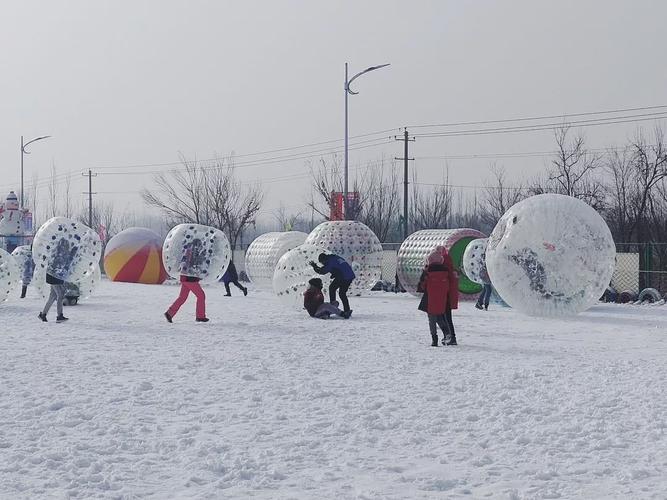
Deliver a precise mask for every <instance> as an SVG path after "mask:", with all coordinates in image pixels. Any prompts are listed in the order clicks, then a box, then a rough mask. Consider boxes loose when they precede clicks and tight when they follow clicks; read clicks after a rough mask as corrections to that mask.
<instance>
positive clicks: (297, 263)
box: [273, 244, 329, 309]
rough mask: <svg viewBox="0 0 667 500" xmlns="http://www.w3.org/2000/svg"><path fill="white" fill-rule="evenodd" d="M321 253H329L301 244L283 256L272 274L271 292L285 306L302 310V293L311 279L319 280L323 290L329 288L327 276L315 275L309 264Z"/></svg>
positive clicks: (313, 246) (315, 260)
mask: <svg viewBox="0 0 667 500" xmlns="http://www.w3.org/2000/svg"><path fill="white" fill-rule="evenodd" d="M321 253H329V252H327V251H326V250H325V249H323V248H320V247H316V246H315V245H309V244H303V245H299V246H298V247H296V248H293V249H292V250H290V251H288V252H287V253H286V254H285V255H283V256H282V257H281V258H280V260H278V264H277V265H276V269H275V271H274V273H273V291H274V293H275V294H276V295H277V296H278V298H279V299H280V300H281V301H282V302H283V303H284V304H286V305H288V306H290V307H293V308H295V309H303V293H304V292H305V291H306V289H307V288H308V286H309V285H308V281H309V280H310V279H311V278H320V279H322V282H323V284H324V288H323V290H324V291H325V292H326V289H327V288H328V286H329V277H328V275H319V274H317V273H316V272H315V271H314V270H313V268H312V266H311V265H310V262H315V263H316V264H317V265H318V266H319V265H320V264H319V262H318V261H317V257H318V256H319V255H320V254H321Z"/></svg>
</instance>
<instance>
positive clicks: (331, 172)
mask: <svg viewBox="0 0 667 500" xmlns="http://www.w3.org/2000/svg"><path fill="white" fill-rule="evenodd" d="M310 175H311V180H312V191H311V198H310V201H309V202H308V206H309V207H310V208H312V209H313V210H314V211H315V212H317V213H318V214H319V215H320V216H322V217H324V218H325V219H327V220H329V217H330V211H331V207H332V205H333V202H334V198H333V196H334V194H335V193H342V192H343V191H344V173H343V165H342V159H341V158H340V157H339V156H338V155H335V154H334V155H331V157H329V158H325V157H322V158H320V159H319V162H318V164H317V167H314V166H313V165H310ZM350 192H353V193H358V194H359V199H358V203H355V204H348V212H349V213H348V214H347V215H346V218H347V219H350V220H357V219H358V217H359V215H360V214H361V212H362V210H363V206H364V202H365V196H364V194H365V190H364V186H363V178H361V179H360V178H359V177H357V176H356V175H355V177H354V180H353V183H352V189H351V190H350Z"/></svg>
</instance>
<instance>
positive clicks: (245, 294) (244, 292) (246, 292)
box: [243, 287, 248, 297]
mask: <svg viewBox="0 0 667 500" xmlns="http://www.w3.org/2000/svg"><path fill="white" fill-rule="evenodd" d="M243 296H244V297H247V296H248V289H247V288H245V287H244V288H243Z"/></svg>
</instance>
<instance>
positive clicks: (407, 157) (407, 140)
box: [394, 128, 415, 240]
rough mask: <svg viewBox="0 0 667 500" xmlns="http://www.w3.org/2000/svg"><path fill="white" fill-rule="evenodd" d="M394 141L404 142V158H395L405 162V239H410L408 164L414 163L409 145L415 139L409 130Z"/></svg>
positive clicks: (395, 137)
mask: <svg viewBox="0 0 667 500" xmlns="http://www.w3.org/2000/svg"><path fill="white" fill-rule="evenodd" d="M394 140H396V141H403V158H394V160H403V239H404V240H405V239H407V237H408V162H409V161H414V158H410V155H409V154H408V144H409V143H410V142H414V141H415V138H414V137H412V138H411V137H410V134H408V129H407V128H406V129H405V132H403V137H399V136H394Z"/></svg>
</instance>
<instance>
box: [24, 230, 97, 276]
mask: <svg viewBox="0 0 667 500" xmlns="http://www.w3.org/2000/svg"><path fill="white" fill-rule="evenodd" d="M101 247H102V243H101V241H100V237H99V236H98V235H97V233H96V232H95V231H93V230H92V229H90V228H89V227H88V226H85V225H84V224H81V223H80V222H76V221H74V220H72V219H68V218H66V217H54V218H52V219H49V220H48V221H46V222H45V223H44V224H42V227H40V228H39V230H38V231H37V234H35V238H34V239H33V242H32V254H33V260H34V262H35V271H37V269H42V270H44V271H45V272H46V273H47V274H50V275H51V276H53V277H55V278H58V279H61V280H63V281H68V282H70V283H74V282H76V281H78V280H80V279H82V278H84V277H85V276H86V275H88V274H90V273H92V272H93V271H94V270H95V266H99V262H100V256H101Z"/></svg>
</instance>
